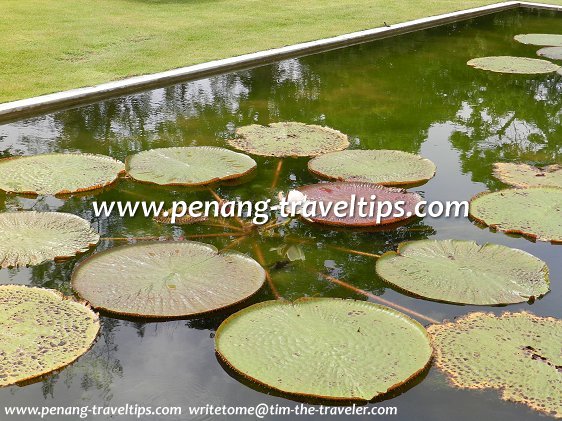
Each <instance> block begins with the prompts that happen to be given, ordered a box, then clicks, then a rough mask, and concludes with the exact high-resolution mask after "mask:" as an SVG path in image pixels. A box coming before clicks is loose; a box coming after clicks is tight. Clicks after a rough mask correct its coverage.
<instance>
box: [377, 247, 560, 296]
mask: <svg viewBox="0 0 562 421" xmlns="http://www.w3.org/2000/svg"><path fill="white" fill-rule="evenodd" d="M506 262H509V264H508V265H506ZM376 268H377V273H378V275H379V276H380V277H382V278H383V279H384V280H386V281H387V282H389V283H391V284H393V285H395V286H397V287H398V288H400V289H403V290H405V291H407V292H411V293H413V294H415V295H418V296H420V297H424V298H429V299H431V300H439V301H446V302H451V303H458V304H475V305H496V304H512V303H521V302H524V301H528V300H529V299H531V298H537V297H540V296H542V295H544V294H546V293H547V292H548V285H549V279H548V267H547V266H546V264H545V263H544V262H543V261H542V260H540V259H538V258H536V257H535V256H533V255H531V254H529V253H526V252H524V251H522V250H517V249H512V248H509V247H506V246H501V245H497V244H485V245H483V246H480V245H478V244H476V243H475V242H474V241H459V240H443V241H435V240H422V241H414V242H407V243H402V244H400V246H399V247H398V253H395V252H393V251H392V252H387V253H385V254H383V255H382V256H381V258H380V259H378V260H377V266H376Z"/></svg>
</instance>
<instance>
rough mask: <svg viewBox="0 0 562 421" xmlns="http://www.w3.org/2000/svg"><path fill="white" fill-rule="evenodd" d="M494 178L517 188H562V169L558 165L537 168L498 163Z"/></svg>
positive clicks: (495, 167)
mask: <svg viewBox="0 0 562 421" xmlns="http://www.w3.org/2000/svg"><path fill="white" fill-rule="evenodd" d="M494 177H496V178H497V179H498V180H500V181H501V182H503V183H505V184H509V185H511V186H515V187H523V188H526V187H560V188H562V167H561V166H560V165H556V164H555V165H549V166H546V167H543V168H537V167H532V166H530V165H527V164H511V163H507V162H498V163H496V164H494Z"/></svg>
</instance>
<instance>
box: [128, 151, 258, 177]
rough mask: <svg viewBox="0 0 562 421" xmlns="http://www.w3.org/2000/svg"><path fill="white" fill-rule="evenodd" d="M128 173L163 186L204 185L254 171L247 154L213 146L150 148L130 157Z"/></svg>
mask: <svg viewBox="0 0 562 421" xmlns="http://www.w3.org/2000/svg"><path fill="white" fill-rule="evenodd" d="M125 165H126V167H127V173H128V174H129V175H130V176H131V177H132V178H134V179H135V180H137V181H141V182H145V183H152V184H159V185H163V186H175V185H182V186H202V185H205V184H212V183H215V182H218V181H225V180H232V179H235V178H239V177H243V176H244V175H246V174H249V173H250V172H252V171H253V170H254V169H255V168H256V166H257V164H256V161H254V160H253V159H252V158H250V157H249V156H247V155H244V154H241V153H238V152H233V151H231V150H228V149H224V148H217V147H214V146H191V147H179V148H162V149H151V150H148V151H143V152H139V153H138V154H136V155H132V156H130V157H128V158H127V160H126V163H125Z"/></svg>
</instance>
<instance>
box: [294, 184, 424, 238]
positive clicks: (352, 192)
mask: <svg viewBox="0 0 562 421" xmlns="http://www.w3.org/2000/svg"><path fill="white" fill-rule="evenodd" d="M298 190H299V191H300V192H301V193H303V194H304V195H306V200H307V202H315V203H316V206H315V209H316V212H315V215H313V216H311V217H310V219H311V220H312V221H313V222H318V223H321V224H327V225H337V226H344V227H345V226H346V227H372V226H378V225H389V224H395V223H398V222H401V221H405V220H408V219H410V218H412V217H415V208H416V206H417V205H418V203H419V202H420V201H421V197H420V196H419V195H418V194H416V193H410V192H408V191H406V190H403V189H397V188H392V187H384V186H380V185H378V184H371V183H354V182H350V183H346V182H334V183H319V184H311V185H308V186H303V187H299V189H298ZM373 197H374V199H373ZM362 200H363V202H366V204H365V205H363V206H361V205H360V202H361V201H362ZM398 201H403V202H404V204H403V206H402V209H403V211H404V212H403V214H402V215H401V216H397V215H396V213H399V212H398V211H396V212H394V211H393V212H392V214H391V215H389V216H381V217H378V214H379V212H378V207H379V203H380V204H381V207H382V203H383V202H389V203H394V204H396V202H398ZM338 202H341V203H343V202H345V203H347V208H346V209H340V210H339V211H338V212H336V211H335V206H336V203H338ZM371 204H372V206H371ZM371 209H372V210H373V212H371ZM386 209H387V207H386V206H385V207H382V211H383V212H381V215H382V214H383V213H384V211H385V210H386ZM313 210H314V207H312V206H310V207H309V206H308V205H306V204H305V205H304V206H303V211H305V212H306V213H310V212H311V211H313ZM337 213H339V214H340V215H344V216H338V215H337Z"/></svg>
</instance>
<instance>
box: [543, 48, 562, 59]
mask: <svg viewBox="0 0 562 421" xmlns="http://www.w3.org/2000/svg"><path fill="white" fill-rule="evenodd" d="M537 54H538V55H539V56H541V57H546V58H549V59H551V60H562V47H545V48H541V49H540V50H539V51H537Z"/></svg>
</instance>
